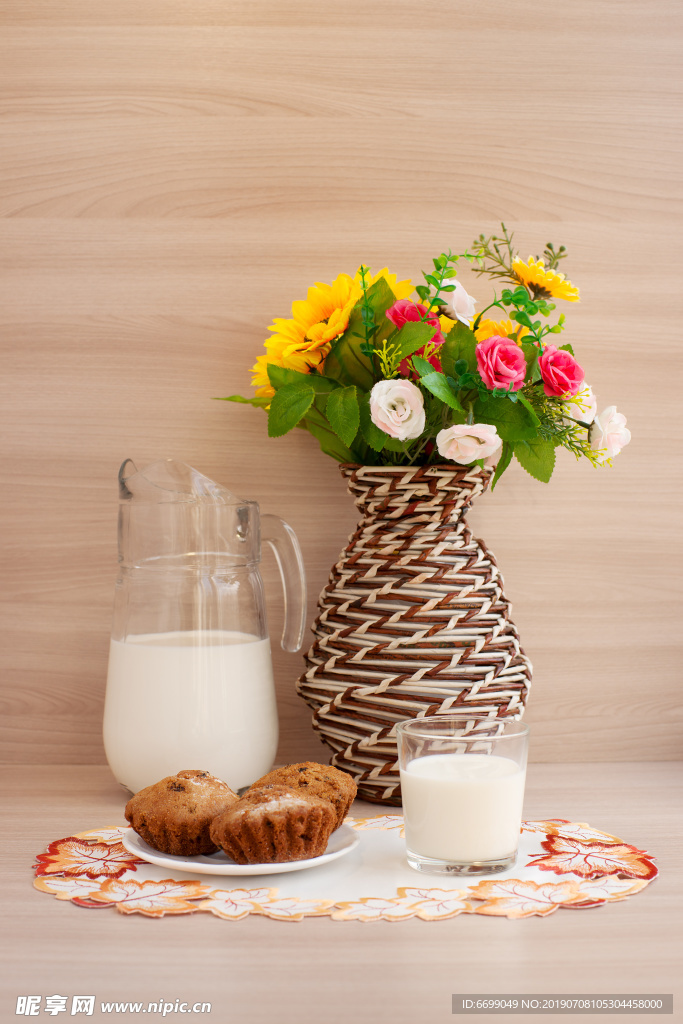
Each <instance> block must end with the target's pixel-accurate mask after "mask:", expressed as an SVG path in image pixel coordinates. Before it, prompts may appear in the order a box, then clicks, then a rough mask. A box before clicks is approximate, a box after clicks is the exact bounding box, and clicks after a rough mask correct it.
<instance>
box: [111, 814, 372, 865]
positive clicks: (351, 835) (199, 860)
mask: <svg viewBox="0 0 683 1024" xmlns="http://www.w3.org/2000/svg"><path fill="white" fill-rule="evenodd" d="M121 841H122V843H123V845H124V846H125V848H126V849H127V850H128V852H129V853H133V854H135V856H136V857H140V858H141V859H142V860H146V861H148V863H150V864H158V865H159V866H160V867H162V868H175V869H176V870H178V871H193V872H194V873H195V874H199V875H280V874H282V873H284V872H285V871H305V870H306V868H317V867H320V866H321V864H329V862H330V861H332V860H336V859H337V858H338V857H344V856H345V855H346V854H347V853H350V852H351V850H354V849H355V848H356V847H357V846H358V841H359V840H358V836H357V834H356V833H355V832H354V830H353V829H352V828H349V826H348V825H340V826H339V828H338V829H336V831H334V832H333V833H332V835H331V836H330V841H329V842H328V844H327V849H326V850H325V852H324V853H323V854H321V855H320V857H311V858H310V859H309V860H289V861H286V862H285V863H283V864H235V862H234V860H232V859H231V858H230V857H228V855H227V854H226V853H223V851H222V850H219V851H218V853H212V854H210V855H209V856H205V855H203V854H199V855H198V856H196V857H174V856H173V855H172V854H170V853H160V852H159V850H154V849H152V847H151V846H148V845H147V843H146V842H145V841H144V839H142V838H141V837H140V836H139V835H138V834H137V832H134V831H133V829H132V828H129V829H128V831H127V832H124V833H123V836H122V837H121Z"/></svg>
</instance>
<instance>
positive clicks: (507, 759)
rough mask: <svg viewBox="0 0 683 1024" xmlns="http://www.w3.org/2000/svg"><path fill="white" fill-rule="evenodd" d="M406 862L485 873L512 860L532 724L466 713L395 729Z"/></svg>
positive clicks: (415, 721)
mask: <svg viewBox="0 0 683 1024" xmlns="http://www.w3.org/2000/svg"><path fill="white" fill-rule="evenodd" d="M397 739H398V754H399V767H400V775H401V792H402V795H403V815H404V824H405V834H406V848H407V856H408V863H409V864H410V866H411V867H412V868H415V869H416V870H417V871H426V872H430V873H436V874H454V875H481V874H494V873H496V872H499V871H504V870H505V869H506V868H509V867H510V866H511V865H512V864H514V863H515V859H516V856H517V846H518V843H519V833H520V826H521V822H522V803H523V800H524V782H525V777H526V760H527V749H528V739H529V727H528V726H527V725H525V724H524V723H523V722H520V721H518V720H517V719H509V718H508V719H504V718H478V717H476V716H472V715H471V714H467V713H461V714H460V713H455V714H448V715H433V716H431V717H425V718H416V719H410V720H409V721H406V722H400V723H399V724H398V726H397Z"/></svg>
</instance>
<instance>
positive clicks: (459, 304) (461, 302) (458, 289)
mask: <svg viewBox="0 0 683 1024" xmlns="http://www.w3.org/2000/svg"><path fill="white" fill-rule="evenodd" d="M450 283H451V284H454V285H455V291H454V292H451V293H450V294H451V304H452V306H453V312H454V313H455V316H456V319H457V320H460V321H461V322H462V323H463V324H465V325H466V326H467V327H469V326H470V320H471V319H472V317H473V316H474V313H475V309H474V307H475V306H476V304H477V300H476V299H473V298H472V296H471V295H469V294H468V293H467V292H466V291H465V289H464V288H463V286H462V285H461V284H460V282H459V281H451V282H450Z"/></svg>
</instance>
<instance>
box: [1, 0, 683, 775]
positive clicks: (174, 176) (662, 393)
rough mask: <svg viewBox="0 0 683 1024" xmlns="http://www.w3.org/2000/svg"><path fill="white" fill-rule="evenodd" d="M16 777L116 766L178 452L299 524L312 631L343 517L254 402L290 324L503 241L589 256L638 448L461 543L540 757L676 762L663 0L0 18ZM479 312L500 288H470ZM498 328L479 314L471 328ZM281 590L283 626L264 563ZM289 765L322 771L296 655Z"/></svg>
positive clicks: (602, 372) (76, 0)
mask: <svg viewBox="0 0 683 1024" xmlns="http://www.w3.org/2000/svg"><path fill="white" fill-rule="evenodd" d="M0 16H1V19H2V30H1V32H0V143H1V148H0V217H2V227H1V243H0V260H1V262H2V274H1V275H0V333H1V336H2V344H3V369H4V372H3V391H4V395H3V399H2V406H1V409H2V411H1V415H2V417H3V419H4V423H3V438H4V444H5V457H4V459H3V463H2V501H1V502H0V508H1V510H2V520H3V522H2V542H3V553H4V573H3V576H4V588H3V601H2V615H3V637H4V641H5V642H4V643H3V652H2V670H3V671H2V680H3V690H4V698H3V701H4V703H3V712H4V713H3V716H2V735H3V758H4V760H6V761H8V762H11V763H30V762H46V763H79V764H97V763H102V762H103V760H104V754H103V748H102V743H101V737H100V723H101V715H102V701H103V694H104V685H105V673H106V658H107V650H108V636H109V625H110V615H111V602H112V588H113V582H114V577H115V571H116V551H115V542H116V532H115V531H116V513H117V505H116V497H117V495H116V472H117V469H118V466H119V464H120V462H121V461H122V460H123V459H124V458H125V457H128V456H130V457H132V458H134V459H135V461H136V462H137V463H138V465H139V466H142V465H145V464H146V463H147V462H150V461H152V460H153V459H155V458H157V457H164V456H170V457H173V458H176V459H183V460H185V461H187V462H189V463H191V464H192V465H195V466H196V467H197V468H199V469H200V470H201V471H203V472H204V473H206V474H208V475H210V476H212V477H214V478H216V479H218V480H219V481H221V482H223V483H225V484H227V485H228V486H230V487H231V488H232V489H233V490H234V491H235V492H236V493H238V494H240V495H243V496H245V497H251V498H256V499H258V501H259V502H260V503H261V506H262V508H263V509H264V510H269V511H273V512H276V513H278V514H280V515H282V516H283V517H284V518H286V519H287V520H288V521H289V522H290V523H291V524H292V526H293V527H294V528H295V530H296V531H297V533H298V535H299V537H300V539H301V542H302V546H303V549H304V556H305V560H306V565H307V570H308V575H309V587H310V609H309V615H310V618H311V619H312V617H313V614H314V607H315V600H316V597H317V594H318V592H319V590H320V589H321V587H322V586H323V584H324V582H325V580H326V577H327V573H328V571H329V568H330V566H331V565H332V563H333V562H334V561H335V560H336V557H337V554H338V552H339V550H340V549H341V547H342V546H343V544H344V543H345V541H346V537H347V534H348V533H349V531H350V530H351V528H352V526H353V524H354V522H355V509H354V506H353V504H352V501H351V499H350V498H349V497H348V496H347V495H346V493H345V487H344V485H343V484H342V482H341V480H340V478H339V475H338V471H337V468H336V466H335V464H334V463H332V462H331V461H330V460H328V459H327V458H326V457H325V456H323V455H322V454H321V453H320V452H319V451H318V449H317V445H316V443H315V442H314V441H313V439H312V438H311V437H310V436H308V435H306V434H304V433H303V432H295V433H293V434H292V435H289V436H287V437H285V438H282V439H280V440H277V441H272V440H268V439H267V437H266V420H265V416H263V414H262V413H261V412H260V411H259V410H252V409H250V408H243V407H237V406H230V405H226V404H225V403H220V402H213V401H211V398H212V397H213V396H219V395H226V394H231V393H234V392H235V391H243V392H245V391H248V380H249V374H248V370H249V367H250V366H251V364H252V363H253V362H254V359H255V357H256V355H257V354H259V352H260V350H261V345H262V342H263V339H264V337H265V335H266V330H265V328H266V327H267V325H268V324H269V323H270V322H271V319H272V317H273V316H287V315H288V311H289V306H290V303H291V301H292V300H293V299H294V298H299V297H303V296H304V295H305V292H306V289H307V287H308V285H309V284H310V283H312V282H313V281H314V280H321V281H330V280H331V279H332V278H333V277H334V276H336V274H338V273H339V272H340V271H342V270H344V271H347V272H350V273H353V272H354V270H355V268H356V267H357V265H358V264H359V262H361V260H362V261H364V262H366V263H369V264H370V265H372V266H373V267H375V268H376V269H379V268H380V267H382V266H385V265H387V264H388V265H389V266H390V268H391V269H392V270H394V271H395V272H397V273H398V274H399V276H401V277H412V278H413V279H414V280H415V279H416V277H417V275H418V274H419V272H420V269H421V268H426V267H427V266H428V265H429V262H430V258H431V256H432V255H435V254H437V253H438V252H440V251H441V250H442V249H443V248H448V247H449V246H450V247H452V248H453V249H454V250H457V249H459V248H462V247H464V246H466V245H467V244H469V243H470V242H471V240H472V238H473V237H474V236H475V235H476V234H478V233H479V232H480V231H485V232H490V231H492V230H495V228H496V227H497V225H498V223H499V222H500V220H504V221H505V222H506V223H507V225H508V227H509V228H511V229H513V230H514V231H515V233H516V239H517V241H518V243H519V245H520V248H521V250H522V252H523V254H524V255H526V254H528V253H534V254H537V253H539V252H540V251H541V249H542V248H543V246H544V245H545V243H546V242H547V241H548V240H552V241H554V242H555V243H556V244H560V243H562V244H564V245H566V246H567V247H568V249H569V252H570V258H569V259H568V260H567V266H566V270H567V273H568V276H569V277H570V278H571V279H572V281H573V282H574V283H575V284H578V285H579V286H580V287H581V294H582V301H581V304H580V305H579V306H577V307H575V306H571V307H567V313H568V315H569V328H570V329H569V333H568V334H567V335H566V338H567V340H570V341H572V342H573V343H574V344H575V347H576V350H577V352H578V354H579V358H580V361H581V363H582V365H583V366H584V367H585V369H586V374H587V380H588V381H589V382H590V383H591V384H592V385H593V388H594V390H595V391H596V393H597V395H598V398H599V402H600V406H601V407H604V406H606V405H610V404H616V405H617V406H618V407H619V409H620V410H621V411H623V412H625V413H626V415H627V417H628V421H629V426H630V428H631V430H632V432H633V441H632V443H631V445H630V447H629V448H628V449H626V450H625V451H624V453H623V454H622V455H620V456H619V458H618V459H617V460H616V462H615V465H614V468H613V469H611V470H610V469H607V470H602V471H595V470H592V469H591V467H590V466H588V465H578V464H575V463H574V461H573V459H572V458H571V456H570V455H569V454H568V453H561V454H564V455H565V458H560V459H559V460H558V462H559V464H558V468H557V470H556V475H555V477H554V478H553V480H552V482H551V483H550V485H548V486H544V485H542V484H539V483H537V482H535V481H533V480H532V479H530V478H529V477H527V476H526V475H525V474H524V472H523V471H522V470H521V469H520V468H519V467H517V468H515V469H512V470H511V471H510V472H509V473H508V475H507V476H506V477H505V479H504V480H503V482H502V484H501V486H500V488H499V489H497V490H496V492H495V494H493V495H486V496H485V497H484V498H483V499H482V500H481V501H480V503H479V506H478V507H477V508H476V510H474V511H473V512H472V515H471V520H472V522H473V525H474V526H475V527H476V531H475V532H477V533H478V534H479V535H480V536H482V537H484V538H485V540H486V541H487V543H488V544H489V545H490V547H491V548H492V549H493V551H494V552H495V553H496V555H497V557H498V561H499V563H500V565H501V567H502V569H503V572H504V574H505V577H506V584H507V591H508V594H509V596H510V598H511V600H512V601H513V604H514V614H515V619H516V621H517V623H518V625H519V627H520V631H521V633H522V639H523V642H524V645H525V648H526V650H527V652H528V654H529V655H530V657H531V659H532V661H533V662H534V665H535V669H536V672H535V680H534V687H533V692H532V699H531V704H530V707H529V712H528V718H529V721H530V722H531V723H532V725H533V726H534V744H533V756H534V758H535V759H536V760H558V761H568V760H577V761H580V760H614V759H623V760H631V759H633V760H636V759H641V758H648V759H650V760H653V759H667V758H678V757H680V756H681V744H680V737H681V718H682V716H681V701H680V698H679V692H680V663H681V630H680V624H679V623H680V588H679V578H680V564H681V563H680V533H681V531H680V503H681V497H682V488H681V478H680V466H681V460H680V454H681V441H680V427H681V418H680V413H679V410H680V385H679V379H680V374H681V357H680V352H681V335H680V331H681V322H682V310H681V305H680V254H679V233H680V228H681V176H680V168H681V150H682V149H683V146H682V144H681V117H680V114H681V97H680V92H681V75H680V71H679V70H678V66H679V65H680V60H679V41H680V34H681V16H682V15H681V8H680V6H679V5H677V4H675V3H673V2H668V0H651V2H650V3H648V4H647V5H643V4H640V3H637V2H635V0H625V2H624V0H574V2H573V3H572V4H571V5H559V4H543V3H540V2H538V0H518V2H516V3H501V2H494V0H483V2H482V0H479V2H457V3H454V2H453V0H429V2H427V0H422V2H420V3H418V2H417V0H391V2H389V0H375V2H373V3H370V4H368V3H361V2H360V0H340V2H337V3H335V4H330V5H327V4H321V3H320V2H315V3H314V2H312V0H288V2H278V0H251V2H250V3H249V4H246V3H236V2H233V0H221V2H220V3H219V2H217V0H193V2H192V3H191V4H187V3H181V2H180V0H175V2H172V0H146V2H145V3H140V2H139V0H60V2H59V3H54V0H0ZM464 283H465V284H466V286H467V285H469V286H470V288H471V290H472V291H473V292H474V293H475V295H476V296H477V297H478V298H479V299H480V300H484V298H485V297H486V296H487V294H488V289H487V285H486V284H485V282H483V281H482V282H476V281H474V280H473V279H471V278H465V279H464ZM480 308H481V306H480ZM264 575H265V578H266V584H267V587H268V592H269V602H270V605H269V608H270V616H271V629H272V632H273V635H274V637H277V635H278V633H279V629H280V624H281V601H280V598H279V584H278V580H277V578H276V575H275V570H274V566H273V565H272V564H271V563H267V564H265V566H264ZM275 663H276V670H277V679H278V696H279V701H280V711H281V725H282V741H281V749H280V754H279V756H280V758H281V759H283V760H290V761H291V760H299V759H303V758H305V757H308V756H310V757H320V756H321V754H322V753H323V750H324V748H322V746H321V745H320V744H319V743H318V741H317V739H316V738H315V736H314V734H313V733H312V731H311V729H310V718H309V711H308V709H307V708H306V706H305V705H303V703H302V702H301V701H300V700H299V699H298V698H297V696H296V694H295V692H294V680H295V679H296V677H297V675H298V674H299V672H300V670H301V665H302V661H301V658H300V656H296V655H285V654H284V653H283V652H281V651H278V652H276V656H275Z"/></svg>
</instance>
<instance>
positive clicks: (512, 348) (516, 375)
mask: <svg viewBox="0 0 683 1024" xmlns="http://www.w3.org/2000/svg"><path fill="white" fill-rule="evenodd" d="M475 354H476V357H477V366H478V367H479V373H480V374H481V379H482V380H483V382H484V384H486V387H487V388H491V390H492V391H493V390H495V388H505V390H506V391H507V390H508V388H509V387H510V385H511V384H512V390H513V391H519V389H520V388H521V387H522V385H523V384H524V377H525V375H526V360H525V358H524V353H523V352H522V350H521V348H520V347H519V345H516V344H515V342H514V341H510V339H509V338H502V337H501V336H500V335H499V334H494V335H493V337H491V338H486V340H485V341H480V342H479V344H478V345H477V347H476V349H475Z"/></svg>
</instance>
